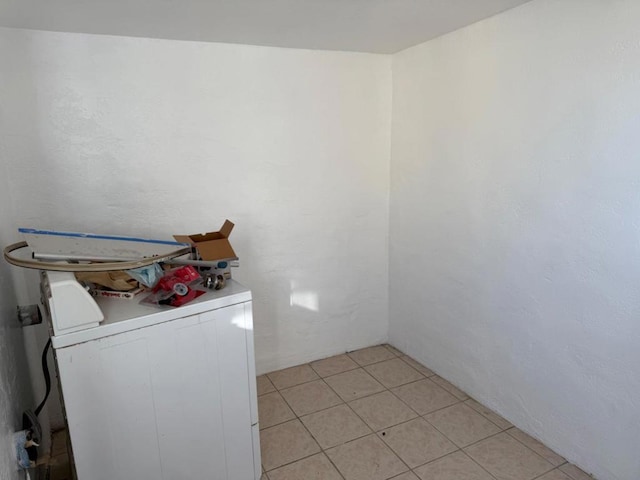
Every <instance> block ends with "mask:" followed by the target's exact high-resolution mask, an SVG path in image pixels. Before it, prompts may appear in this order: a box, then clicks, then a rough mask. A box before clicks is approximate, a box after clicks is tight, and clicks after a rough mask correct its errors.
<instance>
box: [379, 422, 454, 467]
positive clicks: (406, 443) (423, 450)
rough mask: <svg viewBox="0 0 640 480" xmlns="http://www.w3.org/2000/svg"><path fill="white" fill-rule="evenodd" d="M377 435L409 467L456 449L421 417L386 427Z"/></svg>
mask: <svg viewBox="0 0 640 480" xmlns="http://www.w3.org/2000/svg"><path fill="white" fill-rule="evenodd" d="M379 436H380V438H382V440H384V442H385V443H386V444H387V445H389V446H390V447H391V449H392V450H393V451H394V452H395V453H396V454H397V455H398V456H399V457H400V458H401V459H402V460H403V461H404V462H405V463H406V464H407V465H409V467H410V468H415V467H417V466H418V465H422V464H424V463H427V462H430V461H432V460H435V459H436V458H440V457H442V456H444V455H447V454H448V453H451V452H454V451H456V450H457V449H458V447H456V446H455V445H454V444H453V443H451V442H450V441H449V440H447V438H446V437H445V436H444V435H442V434H441V433H440V432H439V431H438V430H436V429H435V428H434V427H433V425H430V424H429V423H427V422H426V421H425V420H424V419H422V418H416V419H415V420H411V421H410V422H406V423H402V424H400V425H396V426H395V427H391V428H388V429H386V430H385V431H383V432H381V433H379Z"/></svg>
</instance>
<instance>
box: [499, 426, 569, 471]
mask: <svg viewBox="0 0 640 480" xmlns="http://www.w3.org/2000/svg"><path fill="white" fill-rule="evenodd" d="M514 428H518V427H516V426H513V427H511V428H508V429H507V430H504V433H506V434H507V435H509V436H510V437H511V438H513V439H514V440H516V441H517V442H519V443H521V444H522V445H524V446H525V447H527V448H528V449H529V450H531V451H532V452H533V453H535V454H536V455H538V456H539V457H540V458H542V459H543V460H544V461H546V462H547V463H549V464H550V465H553V463H551V462H549V460H547V459H546V458H544V457H543V456H542V455H540V454H539V453H538V452H536V451H535V450H534V449H533V448H531V447H530V446H529V445H527V444H526V443H524V442H523V441H521V440H519V439H518V438H516V437H514V436H513V435H511V434H510V433H509V430H512V429H514ZM518 430H520V429H518ZM520 431H521V432H522V433H524V434H525V435H528V434H527V433H526V432H523V431H522V430H520ZM529 436H530V437H531V435H529ZM531 438H533V437H531ZM533 439H534V440H536V439H535V438H533ZM536 441H537V442H538V443H540V445H542V446H543V447H545V448H547V449H548V450H549V451H551V452H552V453H554V454H555V455H558V456H559V457H560V458H564V457H563V456H562V455H560V454H558V453H556V452H555V451H553V450H551V449H550V448H549V447H547V446H546V445H545V444H544V443H542V442H541V441H540V440H536ZM565 463H567V461H566V459H565V461H564V462H563V463H561V464H560V465H553V468H558V467H560V466H561V465H564V464H565ZM543 475H544V474H543ZM536 478H537V477H536Z"/></svg>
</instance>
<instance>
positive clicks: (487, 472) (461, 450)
mask: <svg viewBox="0 0 640 480" xmlns="http://www.w3.org/2000/svg"><path fill="white" fill-rule="evenodd" d="M458 452H460V453H462V454H463V455H464V456H465V457H467V458H468V459H469V460H471V461H472V462H473V463H475V464H476V465H477V466H478V467H480V469H482V471H484V472H485V473H486V474H487V475H489V477H491V478H492V479H493V480H499V479H498V478H497V477H496V476H495V475H493V474H492V473H491V472H490V471H488V470H487V469H486V468H484V467H483V466H482V465H480V464H479V463H478V462H476V461H475V460H474V459H473V458H471V456H470V455H469V454H468V453H467V452H465V451H464V450H463V449H462V448H458V450H455V451H453V452H451V453H447V454H446V455H443V456H442V457H438V458H434V459H433V460H429V461H428V462H427V463H423V464H422V465H418V466H417V467H414V468H413V470H417V469H419V468H422V467H424V466H426V465H429V464H431V463H434V462H437V461H438V460H442V459H443V458H444V457H447V456H449V455H453V454H454V453H458ZM413 470H412V471H413ZM413 473H415V474H416V476H417V477H418V478H422V477H420V475H418V474H417V473H416V472H415V471H414V472H413ZM543 475H544V474H543ZM532 480H535V479H532Z"/></svg>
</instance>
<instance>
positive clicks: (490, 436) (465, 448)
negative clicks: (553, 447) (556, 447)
mask: <svg viewBox="0 0 640 480" xmlns="http://www.w3.org/2000/svg"><path fill="white" fill-rule="evenodd" d="M503 433H506V431H505V430H503V431H501V432H498V433H495V434H493V435H489V436H488V437H485V438H483V439H482V440H478V441H477V442H473V443H471V444H469V445H467V446H466V447H464V448H461V450H462V451H463V452H464V453H465V454H466V455H467V456H468V457H469V458H471V460H473V461H474V462H476V463H478V462H477V461H476V460H475V459H474V458H473V457H472V456H471V455H469V454H468V453H467V452H466V450H467V449H468V448H470V447H472V446H474V445H477V444H478V443H480V442H484V441H485V440H489V439H490V438H493V437H495V436H498V435H501V434H503ZM509 437H511V435H509ZM511 438H513V437H511ZM514 440H516V441H518V439H517V438H514ZM518 443H520V444H521V445H524V444H523V443H522V442H520V441H518ZM524 446H525V447H526V448H527V450H531V449H530V448H529V447H527V446H526V445H524ZM531 451H532V452H533V450H531ZM533 453H535V454H536V455H538V454H537V453H536V452H533ZM538 457H540V458H542V460H544V461H545V462H547V463H548V464H549V465H551V469H550V470H546V471H545V472H543V473H541V474H540V475H538V476H537V477H534V478H532V479H531V480H535V479H536V478H539V477H541V476H542V475H546V474H547V473H549V472H550V471H552V470H555V469H556V468H559V467H554V466H553V465H552V464H551V463H550V462H548V461H547V460H546V459H545V458H543V457H542V456H540V455H538ZM478 465H480V464H479V463H478ZM563 465H564V464H563ZM480 466H481V467H482V465H480ZM572 480H574V479H572Z"/></svg>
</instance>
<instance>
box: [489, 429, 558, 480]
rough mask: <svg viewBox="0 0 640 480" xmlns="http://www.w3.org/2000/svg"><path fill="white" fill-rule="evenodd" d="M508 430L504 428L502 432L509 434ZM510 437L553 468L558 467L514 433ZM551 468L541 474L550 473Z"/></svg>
mask: <svg viewBox="0 0 640 480" xmlns="http://www.w3.org/2000/svg"><path fill="white" fill-rule="evenodd" d="M507 430H510V429H507ZM507 430H503V431H502V432H500V433H505V434H507V435H509V433H508V431H507ZM509 437H510V438H512V439H514V440H515V441H516V442H518V443H519V444H520V445H522V446H523V447H525V448H526V449H527V450H529V451H531V452H533V453H534V454H535V455H536V456H538V457H540V458H541V459H542V460H543V461H545V462H547V463H548V464H549V465H551V470H553V469H555V468H557V467H555V466H554V465H553V463H551V462H550V461H549V460H547V459H546V458H544V457H543V456H542V455H540V454H539V453H538V452H536V451H535V450H534V449H533V448H531V447H529V446H528V445H526V444H525V443H524V442H521V441H520V440H518V439H517V438H516V437H514V436H512V435H509ZM542 445H544V443H543V444H542ZM545 447H546V445H545ZM547 448H549V447H547ZM550 450H551V449H550ZM551 451H553V450H551ZM554 453H555V452H554ZM551 470H547V471H546V472H544V473H543V474H541V475H544V474H546V473H549V472H550V471H551ZM539 476H540V475H539ZM536 478H538V477H536Z"/></svg>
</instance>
